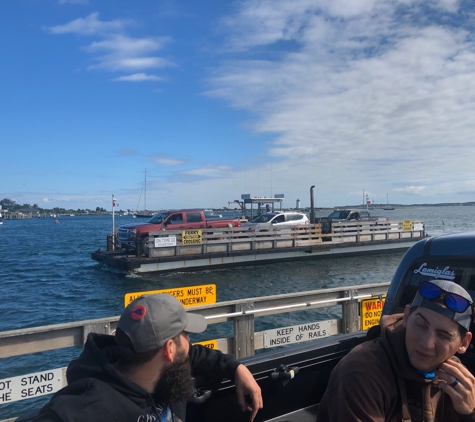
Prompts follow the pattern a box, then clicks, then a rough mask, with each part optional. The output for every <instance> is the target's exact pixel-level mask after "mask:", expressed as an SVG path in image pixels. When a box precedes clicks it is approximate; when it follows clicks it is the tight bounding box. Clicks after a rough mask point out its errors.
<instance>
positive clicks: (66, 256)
mask: <svg viewBox="0 0 475 422" xmlns="http://www.w3.org/2000/svg"><path fill="white" fill-rule="evenodd" d="M222 214H223V217H225V215H224V214H225V213H222ZM328 214H329V211H325V212H324V211H319V212H317V217H320V216H327V215H328ZM375 214H377V215H379V216H389V217H391V218H392V219H393V220H399V219H404V220H409V219H422V220H423V221H424V222H425V225H426V232H427V234H429V235H437V234H442V233H453V232H460V231H468V230H474V229H475V218H474V217H475V207H458V206H448V207H420V208H412V209H400V210H399V209H396V210H394V211H383V210H378V211H377V212H375ZM133 221H135V220H133V219H132V218H131V217H116V226H118V225H120V224H125V223H130V222H133ZM111 231H112V219H111V217H110V216H101V217H93V216H84V217H81V216H75V217H69V216H68V217H61V218H59V224H55V220H54V219H53V218H48V219H29V220H6V221H4V224H3V225H0V256H1V265H0V283H1V286H2V288H1V293H2V299H3V300H1V301H0V315H2V318H1V319H0V331H6V330H12V329H19V328H26V327H34V326H42V325H49V324H59V323H63V322H73V321H81V320H86V319H94V318H101V317H110V316H114V315H120V313H121V311H122V310H123V303H124V295H125V294H126V293H130V292H138V291H147V290H158V289H163V288H172V287H183V286H192V285H201V284H210V283H214V284H216V285H217V301H218V302H221V301H226V300H234V299H244V298H251V297H258V296H267V295H274V294H282V293H291V292H298V291H306V290H315V289H323V288H330V287H338V286H345V285H358V284H369V283H380V282H389V281H390V280H391V278H392V275H393V273H394V271H395V269H396V267H397V265H398V263H399V261H400V260H401V258H402V255H403V253H392V254H381V255H372V256H360V257H346V258H328V259H319V260H313V261H295V262H282V263H276V264H266V265H256V266H252V267H236V268H229V269H218V270H203V271H195V272H190V273H172V274H162V275H159V274H144V275H139V276H137V275H134V276H132V275H127V274H125V273H121V272H117V271H113V270H110V269H107V268H104V267H103V266H101V265H100V264H98V263H97V262H95V261H93V260H92V259H91V252H93V251H95V250H97V249H99V248H102V249H105V247H106V235H107V233H110V232H111ZM307 312H308V311H307ZM315 312H316V313H317V314H318V313H320V314H324V315H323V317H324V319H327V318H336V317H338V308H328V309H324V310H320V311H315ZM308 317H309V314H308V313H306V312H304V311H302V312H300V313H296V314H283V315H279V316H276V317H273V318H272V317H271V318H269V317H266V318H265V319H264V318H262V319H261V318H258V319H257V320H256V330H257V331H262V330H263V329H266V328H270V327H271V326H287V325H294V324H297V323H299V322H301V321H304V320H305V319H306V318H308ZM311 317H312V318H314V315H312V316H311ZM230 330H231V327H230V326H228V327H226V326H224V327H220V328H218V327H217V326H211V327H210V328H209V330H208V331H207V333H206V336H205V338H215V337H216V336H219V337H223V336H225V335H227V331H230ZM192 340H201V338H196V339H192ZM79 352H80V349H79V348H70V349H66V350H60V351H57V352H44V353H37V354H35V355H26V356H21V357H16V358H9V359H2V362H1V365H0V379H3V378H7V377H10V376H15V375H22V374H27V373H31V372H36V371H40V370H46V369H51V368H56V367H61V366H66V365H67V364H68V363H69V361H70V360H71V359H72V358H74V357H75V356H77V354H78V353H79ZM46 400H47V398H39V399H31V400H24V401H20V402H17V403H16V404H3V405H0V420H2V419H5V418H7V417H13V416H17V415H18V414H19V413H20V412H22V411H25V410H28V409H30V408H33V407H37V406H40V405H42V404H43V403H44V402H45V401H46Z"/></svg>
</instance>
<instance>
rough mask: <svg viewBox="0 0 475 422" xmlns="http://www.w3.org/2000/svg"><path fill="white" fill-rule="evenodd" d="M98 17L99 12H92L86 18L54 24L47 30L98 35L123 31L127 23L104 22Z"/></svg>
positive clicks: (55, 32)
mask: <svg viewBox="0 0 475 422" xmlns="http://www.w3.org/2000/svg"><path fill="white" fill-rule="evenodd" d="M98 18H99V13H97V12H96V13H91V14H90V15H89V16H87V17H86V18H78V19H75V20H73V21H71V22H68V23H66V24H64V25H57V26H52V27H50V28H47V30H48V31H49V32H51V33H52V34H78V35H96V34H104V33H110V32H112V31H113V32H117V31H122V30H123V28H124V25H125V23H124V21H120V20H113V21H109V22H104V21H100V20H99V19H98Z"/></svg>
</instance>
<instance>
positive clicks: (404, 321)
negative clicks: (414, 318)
mask: <svg viewBox="0 0 475 422" xmlns="http://www.w3.org/2000/svg"><path fill="white" fill-rule="evenodd" d="M410 310H411V307H410V306H409V305H406V307H405V308H404V315H403V317H402V325H403V326H404V327H407V320H408V319H409V316H410V315H411V314H410Z"/></svg>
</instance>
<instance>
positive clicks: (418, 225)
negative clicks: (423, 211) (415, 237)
mask: <svg viewBox="0 0 475 422" xmlns="http://www.w3.org/2000/svg"><path fill="white" fill-rule="evenodd" d="M422 230H424V224H422V223H414V231H415V232H419V231H422Z"/></svg>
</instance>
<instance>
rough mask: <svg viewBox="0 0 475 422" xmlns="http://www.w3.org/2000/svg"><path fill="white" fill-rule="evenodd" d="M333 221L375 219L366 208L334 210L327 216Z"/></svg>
mask: <svg viewBox="0 0 475 422" xmlns="http://www.w3.org/2000/svg"><path fill="white" fill-rule="evenodd" d="M328 217H329V218H331V219H332V222H333V223H340V222H343V221H373V220H376V218H374V217H373V216H372V215H371V214H370V213H369V211H368V210H359V209H348V210H335V211H333V212H332V213H331V214H330V215H329V216H328Z"/></svg>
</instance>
